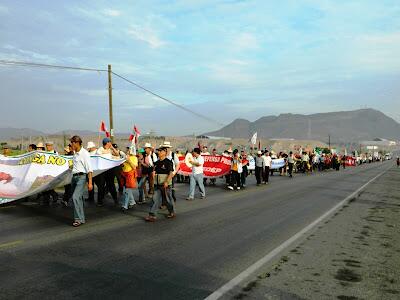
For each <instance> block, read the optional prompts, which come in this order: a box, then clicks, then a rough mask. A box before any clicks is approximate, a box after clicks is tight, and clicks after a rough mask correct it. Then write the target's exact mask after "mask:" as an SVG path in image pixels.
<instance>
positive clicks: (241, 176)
mask: <svg viewBox="0 0 400 300" xmlns="http://www.w3.org/2000/svg"><path fill="white" fill-rule="evenodd" d="M248 174H249V171H248V170H247V166H244V167H243V172H242V173H241V174H240V181H241V184H242V187H243V186H244V185H246V178H247V175H248Z"/></svg>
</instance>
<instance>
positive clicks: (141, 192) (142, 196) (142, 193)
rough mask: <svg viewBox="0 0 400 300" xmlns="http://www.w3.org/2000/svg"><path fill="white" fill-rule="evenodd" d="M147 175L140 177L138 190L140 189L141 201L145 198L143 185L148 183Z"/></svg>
mask: <svg viewBox="0 0 400 300" xmlns="http://www.w3.org/2000/svg"><path fill="white" fill-rule="evenodd" d="M146 179H147V177H138V178H137V180H138V191H139V202H142V201H143V200H144V189H143V186H144V185H145V184H146Z"/></svg>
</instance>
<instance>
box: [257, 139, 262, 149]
mask: <svg viewBox="0 0 400 300" xmlns="http://www.w3.org/2000/svg"><path fill="white" fill-rule="evenodd" d="M258 150H261V140H258Z"/></svg>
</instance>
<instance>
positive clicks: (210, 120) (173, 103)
mask: <svg viewBox="0 0 400 300" xmlns="http://www.w3.org/2000/svg"><path fill="white" fill-rule="evenodd" d="M112 73H113V74H114V75H115V76H117V77H119V78H120V79H122V80H124V81H126V82H128V83H130V84H132V85H134V86H136V87H137V88H139V89H141V90H143V91H146V92H148V93H150V94H151V95H153V96H155V97H157V98H160V99H161V100H164V101H166V102H168V103H169V104H171V105H174V106H176V107H178V108H180V109H182V110H184V111H186V112H188V113H191V114H193V115H195V116H197V117H199V118H201V119H204V120H206V121H209V122H212V123H216V124H218V125H220V126H225V124H222V123H220V122H218V121H216V120H214V119H211V118H209V117H207V116H204V115H202V114H199V113H198V112H195V111H193V110H191V109H189V108H187V107H185V106H183V105H180V104H178V103H175V102H174V101H172V100H169V99H167V98H165V97H163V96H161V95H159V94H157V93H154V92H152V91H150V90H149V89H146V88H145V87H143V86H141V85H139V84H137V83H135V82H133V81H131V80H129V79H127V78H125V77H123V76H121V75H119V74H117V73H115V72H112Z"/></svg>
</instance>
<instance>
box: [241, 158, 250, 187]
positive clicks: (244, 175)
mask: <svg viewBox="0 0 400 300" xmlns="http://www.w3.org/2000/svg"><path fill="white" fill-rule="evenodd" d="M240 157H241V159H242V168H243V172H242V173H241V174H240V181H241V187H242V188H245V187H246V178H247V176H248V175H249V171H248V165H249V161H248V159H247V153H246V152H245V151H243V150H242V151H241V152H240Z"/></svg>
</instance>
